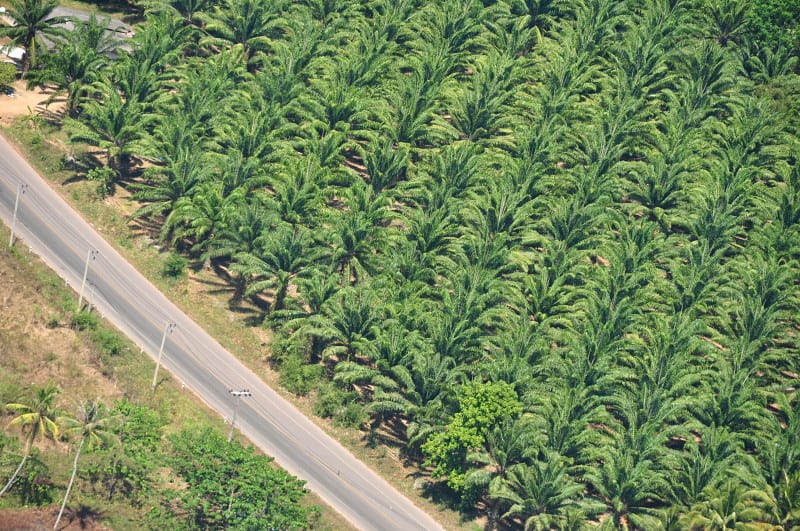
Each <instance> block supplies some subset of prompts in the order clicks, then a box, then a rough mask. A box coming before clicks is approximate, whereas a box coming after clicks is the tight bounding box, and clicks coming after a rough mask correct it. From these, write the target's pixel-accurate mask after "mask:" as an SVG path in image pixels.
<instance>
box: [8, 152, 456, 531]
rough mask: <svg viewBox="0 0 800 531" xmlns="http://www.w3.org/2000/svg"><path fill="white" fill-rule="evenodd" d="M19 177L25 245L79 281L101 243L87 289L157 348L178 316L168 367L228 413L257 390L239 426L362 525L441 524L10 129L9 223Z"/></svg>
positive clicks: (135, 335)
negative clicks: (212, 322)
mask: <svg viewBox="0 0 800 531" xmlns="http://www.w3.org/2000/svg"><path fill="white" fill-rule="evenodd" d="M19 183H24V184H27V189H26V190H25V193H24V195H22V197H21V199H20V202H19V212H18V216H17V225H16V227H17V229H16V233H17V234H18V235H19V238H20V240H21V241H19V242H18V243H17V245H18V246H22V247H23V248H26V247H30V248H31V250H32V251H33V252H35V253H36V254H38V255H39V256H41V257H42V258H43V259H44V261H45V262H47V263H48V264H49V265H50V267H52V268H53V269H54V270H55V271H56V272H57V273H58V274H59V275H60V276H61V277H62V278H64V279H65V280H66V281H67V282H69V283H70V284H71V285H72V286H75V287H76V289H79V287H80V283H81V278H82V276H83V270H84V265H85V263H86V259H87V254H88V253H89V251H90V250H95V251H97V253H96V255H95V258H94V259H92V260H90V262H89V275H88V281H87V288H86V291H85V296H91V297H92V301H91V302H92V303H93V304H94V306H95V307H96V308H97V309H98V310H99V311H100V312H101V313H102V314H103V315H104V316H105V317H106V318H108V319H109V320H110V321H111V322H113V323H114V324H115V325H116V326H117V327H118V328H119V329H120V330H122V331H123V332H124V333H125V334H126V335H127V336H128V337H130V338H131V339H132V340H133V341H135V342H136V343H137V344H138V345H140V346H141V347H142V348H143V349H144V350H145V351H146V352H148V353H149V354H150V355H151V356H154V355H155V354H156V353H157V352H158V348H159V344H160V342H161V337H162V334H163V333H164V329H165V326H166V324H167V323H168V322H170V321H173V322H175V323H176V325H177V326H176V328H175V330H174V332H173V333H172V334H170V335H169V336H168V339H167V342H166V348H165V349H164V358H163V362H162V366H163V367H164V368H166V369H167V370H169V371H170V372H172V374H174V375H175V377H176V378H178V379H180V380H181V381H182V382H184V383H185V384H186V386H187V387H189V388H190V389H192V390H193V391H194V392H195V393H196V394H197V395H199V396H200V397H201V398H202V399H203V400H204V401H205V402H206V403H207V404H208V405H209V406H211V407H212V408H213V409H214V410H216V411H217V412H219V413H220V415H223V416H226V417H230V416H231V415H232V412H233V405H234V399H233V398H232V397H231V395H230V394H229V390H230V389H237V390H243V389H248V390H250V392H252V397H250V398H241V399H240V400H241V404H240V407H239V411H238V416H237V419H236V427H237V428H238V429H240V430H241V431H242V433H244V434H245V435H246V436H247V437H248V438H249V439H250V440H251V441H253V443H254V444H256V445H257V446H258V447H259V448H261V449H262V450H263V451H264V452H265V453H267V454H269V455H272V456H274V457H275V459H276V461H277V462H278V463H279V464H280V465H281V466H282V467H283V468H285V469H286V470H288V471H289V472H290V473H292V474H295V475H297V476H298V477H300V478H302V479H304V480H306V481H307V482H308V487H309V488H310V489H311V490H313V491H315V492H316V493H317V494H319V495H320V496H321V497H322V498H323V499H324V500H325V501H326V502H327V503H329V504H330V505H331V506H333V507H334V508H335V509H336V510H337V511H339V512H340V513H341V514H342V515H344V516H345V517H346V518H347V519H348V520H349V521H350V522H352V523H353V525H355V526H356V527H358V528H360V529H375V530H381V531H384V530H385V531H388V530H399V531H411V530H417V529H429V530H432V529H441V527H440V526H439V525H438V524H437V523H436V522H435V521H434V520H433V519H431V518H430V517H429V516H428V515H427V514H425V513H424V512H422V511H421V510H420V509H418V508H417V507H415V506H414V505H413V504H412V503H411V502H410V501H409V500H408V499H407V498H405V497H404V496H403V495H402V494H400V493H399V492H398V491H397V490H395V489H394V488H393V487H392V486H390V485H389V484H388V483H387V482H386V481H384V480H383V479H382V478H380V477H379V476H378V475H377V474H375V473H374V472H373V471H372V470H371V469H369V468H368V467H366V466H365V465H364V464H363V463H361V462H360V461H358V460H357V459H356V458H355V457H353V455H352V454H350V453H349V452H348V451H347V450H346V449H345V448H344V447H342V446H341V445H340V444H339V443H337V442H336V441H335V440H333V439H332V438H330V437H329V436H327V435H326V434H325V433H324V432H323V431H322V430H321V429H319V428H318V427H317V426H316V425H315V424H313V423H312V422H311V421H310V420H308V419H307V418H306V417H305V416H303V415H302V414H301V413H300V412H299V411H298V410H297V409H295V408H294V407H293V406H292V405H291V404H290V403H289V402H287V401H286V400H284V399H283V398H281V397H280V396H279V395H278V394H276V393H275V391H273V390H272V389H271V388H269V387H268V386H267V385H266V384H264V383H263V382H262V381H261V380H260V379H259V378H258V377H257V376H256V375H255V374H254V373H252V372H251V371H250V370H249V369H247V368H246V367H245V366H244V365H242V364H241V363H240V362H239V361H238V360H237V359H236V358H234V357H233V355H231V354H230V353H229V352H228V351H226V350H225V349H223V348H222V347H221V346H220V345H219V344H218V343H217V342H216V341H215V340H214V339H212V338H211V337H210V336H209V335H208V334H206V333H205V331H203V330H202V329H201V328H200V327H199V326H198V325H197V324H195V323H194V322H193V321H192V320H191V319H190V318H189V317H188V316H186V315H185V314H184V313H183V312H181V311H180V310H179V309H178V308H177V307H176V306H175V305H174V304H172V303H171V302H170V301H168V300H167V298H166V297H164V295H162V294H161V292H159V291H158V290H157V289H156V288H155V287H154V286H153V285H151V284H150V283H149V282H148V281H147V280H146V279H145V278H144V277H143V276H142V275H140V274H139V273H138V272H137V271H136V270H135V269H134V268H133V267H132V266H131V265H130V264H128V262H126V261H125V259H124V258H122V256H120V255H119V254H118V253H117V252H116V251H115V250H114V249H113V248H112V247H111V246H110V245H109V244H108V243H106V242H105V241H104V240H103V239H102V238H101V237H100V235H99V234H98V233H97V232H96V231H95V230H94V229H92V227H91V226H89V224H87V223H86V222H85V221H84V220H83V219H82V218H81V217H80V216H79V215H78V214H77V213H76V212H75V211H74V210H73V209H72V208H71V207H69V206H68V205H67V204H66V203H65V202H64V201H63V200H62V199H61V198H60V197H59V196H58V194H56V193H55V191H53V190H52V189H51V188H50V187H49V186H48V184H47V183H46V182H45V181H44V180H43V179H42V178H41V177H39V176H38V175H37V173H36V172H35V171H34V170H33V169H32V168H31V167H30V166H29V165H28V164H27V162H26V161H25V160H24V159H22V158H21V157H20V156H19V155H18V154H17V152H16V151H15V150H14V149H13V148H12V147H11V146H10V145H9V144H8V143H7V142H6V141H5V140H4V139H3V138H2V137H0V218H2V220H3V221H4V222H5V223H6V224H7V225H9V226H10V224H11V214H12V211H13V208H14V199H15V196H16V193H17V189H18V184H19ZM7 244H8V242H0V245H7ZM90 284H91V287H90ZM2 289H3V286H2V279H0V290H2Z"/></svg>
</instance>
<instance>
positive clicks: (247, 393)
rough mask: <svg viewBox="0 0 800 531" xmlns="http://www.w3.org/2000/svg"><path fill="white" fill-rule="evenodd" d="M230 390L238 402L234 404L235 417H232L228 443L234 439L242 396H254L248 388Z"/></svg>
mask: <svg viewBox="0 0 800 531" xmlns="http://www.w3.org/2000/svg"><path fill="white" fill-rule="evenodd" d="M228 392H229V393H230V394H232V395H233V397H234V400H236V404H235V405H234V406H233V418H232V419H231V429H230V431H229V432H228V444H230V442H231V441H232V440H233V428H234V427H235V426H236V415H237V414H238V413H239V403H240V402H241V400H240V398H242V397H243V396H253V393H251V392H250V391H249V390H247V389H242V390H241V391H234V390H233V389H229V390H228Z"/></svg>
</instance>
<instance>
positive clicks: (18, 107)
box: [0, 79, 63, 127]
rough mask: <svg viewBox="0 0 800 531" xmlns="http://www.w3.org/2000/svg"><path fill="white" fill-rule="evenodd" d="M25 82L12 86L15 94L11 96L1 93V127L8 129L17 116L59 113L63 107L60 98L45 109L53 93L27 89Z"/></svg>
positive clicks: (15, 83)
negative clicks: (45, 112)
mask: <svg viewBox="0 0 800 531" xmlns="http://www.w3.org/2000/svg"><path fill="white" fill-rule="evenodd" d="M25 84H26V82H25V81H24V80H21V79H19V80H17V81H15V82H14V83H12V84H11V86H12V87H14V94H13V95H12V96H9V95H8V94H4V93H2V92H0V126H3V127H8V126H9V125H11V122H12V121H13V120H14V118H16V117H17V116H21V115H29V114H31V113H36V114H41V113H42V112H43V111H50V112H58V111H60V110H61V108H62V107H63V98H59V99H57V100H56V101H54V102H53V103H51V104H50V105H49V106H47V108H46V109H45V101H47V98H49V97H50V95H51V94H52V91H50V90H45V89H42V88H40V87H36V88H34V89H32V90H28V89H26V88H25Z"/></svg>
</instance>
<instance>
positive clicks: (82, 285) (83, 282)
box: [78, 249, 97, 311]
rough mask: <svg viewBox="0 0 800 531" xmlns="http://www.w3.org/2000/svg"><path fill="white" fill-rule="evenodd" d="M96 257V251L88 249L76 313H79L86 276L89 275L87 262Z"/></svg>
mask: <svg viewBox="0 0 800 531" xmlns="http://www.w3.org/2000/svg"><path fill="white" fill-rule="evenodd" d="M96 256H97V251H95V250H94V249H89V252H88V253H87V254H86V266H85V267H84V268H83V280H82V281H81V291H80V293H79V294H78V311H81V305H83V290H84V288H86V275H88V274H89V262H90V261H92V260H94V259H95V257H96Z"/></svg>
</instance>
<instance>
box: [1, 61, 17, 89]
mask: <svg viewBox="0 0 800 531" xmlns="http://www.w3.org/2000/svg"><path fill="white" fill-rule="evenodd" d="M16 79H17V67H16V66H14V65H13V64H11V63H3V62H0V89H3V88H5V87H7V86H9V85H10V84H11V83H13V82H14V81H15V80H16Z"/></svg>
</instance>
